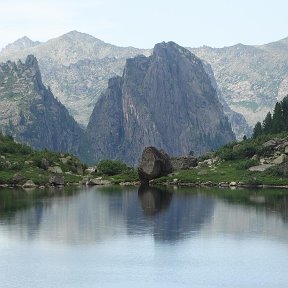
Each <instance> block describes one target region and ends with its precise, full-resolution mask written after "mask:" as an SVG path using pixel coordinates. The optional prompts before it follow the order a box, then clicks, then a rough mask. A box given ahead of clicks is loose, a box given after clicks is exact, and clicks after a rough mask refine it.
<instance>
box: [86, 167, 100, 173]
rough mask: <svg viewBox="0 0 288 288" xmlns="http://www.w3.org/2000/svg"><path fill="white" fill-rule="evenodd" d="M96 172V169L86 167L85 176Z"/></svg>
mask: <svg viewBox="0 0 288 288" xmlns="http://www.w3.org/2000/svg"><path fill="white" fill-rule="evenodd" d="M96 171H97V169H96V167H95V166H94V167H88V168H87V169H85V171H84V172H85V174H92V173H95V172H96Z"/></svg>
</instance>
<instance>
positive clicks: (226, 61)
mask: <svg viewBox="0 0 288 288" xmlns="http://www.w3.org/2000/svg"><path fill="white" fill-rule="evenodd" d="M287 48H288V38H285V39H283V40H280V41H277V42H274V43H270V44H266V45H261V46H249V45H243V44H237V45H234V46H231V47H224V48H220V49H218V48H210V47H202V48H195V49H192V48H189V50H190V51H192V52H193V53H195V54H196V55H197V56H198V57H200V58H201V59H203V60H205V61H207V62H208V63H210V64H211V66H212V68H213V71H214V74H215V78H216V81H217V84H218V86H219V88H220V90H221V92H222V95H223V97H224V99H225V100H226V102H227V103H228V105H229V106H230V108H232V109H233V110H234V111H236V112H239V113H241V114H243V115H244V117H245V118H246V120H247V121H248V123H249V124H250V125H254V124H255V123H256V122H257V121H262V120H263V118H264V117H265V115H266V114H267V112H268V111H269V110H271V108H272V107H273V106H274V104H275V103H276V101H279V100H281V99H283V97H284V96H285V95H287V94H288V54H287Z"/></svg>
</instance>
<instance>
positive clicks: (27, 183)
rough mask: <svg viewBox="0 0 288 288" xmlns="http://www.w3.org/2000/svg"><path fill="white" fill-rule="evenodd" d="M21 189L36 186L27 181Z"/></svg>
mask: <svg viewBox="0 0 288 288" xmlns="http://www.w3.org/2000/svg"><path fill="white" fill-rule="evenodd" d="M22 187H23V188H35V187H37V185H36V184H35V183H34V182H33V181H32V180H28V181H27V182H26V183H24V184H23V185H22Z"/></svg>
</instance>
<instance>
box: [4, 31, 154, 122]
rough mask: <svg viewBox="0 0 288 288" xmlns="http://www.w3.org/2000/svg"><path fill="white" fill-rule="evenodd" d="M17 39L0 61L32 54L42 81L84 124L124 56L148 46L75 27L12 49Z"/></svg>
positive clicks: (146, 51) (121, 69) (145, 52)
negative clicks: (121, 42)
mask: <svg viewBox="0 0 288 288" xmlns="http://www.w3.org/2000/svg"><path fill="white" fill-rule="evenodd" d="M20 40H21V39H20ZM20 40H18V41H16V42H14V43H13V44H10V45H8V46H7V47H6V48H4V49H3V50H2V51H1V53H0V62H1V61H7V60H12V61H17V60H18V59H22V60H24V59H25V58H26V57H27V55H30V54H33V55H35V57H36V58H37V59H38V61H39V67H40V70H41V74H42V77H43V81H44V83H45V84H46V85H48V86H49V87H50V88H51V91H53V93H54V94H55V95H57V97H58V98H59V100H60V101H61V103H63V104H64V105H65V106H66V108H67V109H68V110H69V112H70V113H71V115H72V116H74V118H75V119H76V120H77V121H78V122H79V123H81V124H83V125H84V126H86V125H87V123H88V120H89V117H90V115H91V113H92V110H93V107H94V104H95V103H96V101H97V100H98V98H99V96H100V94H101V93H102V91H104V90H105V88H106V86H107V83H108V79H109V78H111V77H113V76H115V75H121V74H122V72H123V67H124V65H125V60H126V58H129V57H133V56H136V55H139V54H144V55H149V54H150V52H149V50H144V49H137V48H133V47H117V46H114V45H111V44H108V43H105V42H103V41H101V40H99V39H97V38H95V37H93V36H91V35H88V34H85V33H80V32H77V31H71V32H69V33H67V34H64V35H62V36H60V37H57V38H55V39H51V40H49V41H47V42H45V43H41V44H38V45H30V47H29V45H27V47H22V48H23V49H12V48H11V47H12V46H17V47H18V46H19V43H18V42H21V41H20Z"/></svg>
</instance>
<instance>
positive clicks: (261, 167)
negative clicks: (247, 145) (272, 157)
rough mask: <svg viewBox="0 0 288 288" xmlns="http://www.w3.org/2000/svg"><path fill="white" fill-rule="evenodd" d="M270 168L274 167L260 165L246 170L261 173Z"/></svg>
mask: <svg viewBox="0 0 288 288" xmlns="http://www.w3.org/2000/svg"><path fill="white" fill-rule="evenodd" d="M272 166H274V165H272V164H262V165H257V166H252V167H250V168H249V169H248V170H249V171H257V172H263V171H265V170H267V169H269V168H270V167H272Z"/></svg>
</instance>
